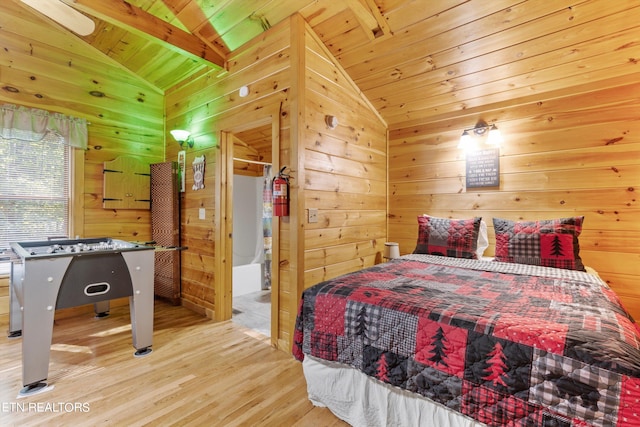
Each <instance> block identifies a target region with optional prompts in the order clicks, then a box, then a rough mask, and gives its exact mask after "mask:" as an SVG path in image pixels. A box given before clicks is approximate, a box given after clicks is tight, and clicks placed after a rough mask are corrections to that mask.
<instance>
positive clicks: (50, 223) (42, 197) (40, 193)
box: [0, 132, 72, 270]
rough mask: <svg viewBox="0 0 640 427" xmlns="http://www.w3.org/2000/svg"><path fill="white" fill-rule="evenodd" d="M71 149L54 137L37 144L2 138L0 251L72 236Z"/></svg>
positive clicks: (53, 133)
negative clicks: (20, 243)
mask: <svg viewBox="0 0 640 427" xmlns="http://www.w3.org/2000/svg"><path fill="white" fill-rule="evenodd" d="M71 150H72V148H70V147H69V145H67V144H65V140H64V137H62V136H60V135H58V134H57V133H55V132H48V133H47V134H46V135H45V137H44V138H43V139H42V140H41V141H35V142H31V141H23V140H17V139H4V138H2V137H0V159H2V161H0V249H2V248H8V247H9V243H11V242H20V241H29V240H45V239H46V238H47V237H49V236H67V235H68V234H69V194H70V185H71V178H70V156H71ZM2 267H3V266H0V270H2Z"/></svg>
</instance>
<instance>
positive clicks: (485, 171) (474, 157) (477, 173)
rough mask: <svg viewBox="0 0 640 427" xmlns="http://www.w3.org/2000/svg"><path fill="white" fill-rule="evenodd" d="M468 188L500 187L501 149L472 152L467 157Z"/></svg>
mask: <svg viewBox="0 0 640 427" xmlns="http://www.w3.org/2000/svg"><path fill="white" fill-rule="evenodd" d="M466 177H467V179H466V185H467V188H477V187H499V186H500V149H499V148H486V149H481V150H477V151H471V152H468V153H467V156H466Z"/></svg>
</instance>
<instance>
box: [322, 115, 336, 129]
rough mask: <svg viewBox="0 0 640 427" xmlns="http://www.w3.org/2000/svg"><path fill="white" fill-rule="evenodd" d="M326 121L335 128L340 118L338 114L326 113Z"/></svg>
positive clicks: (331, 127) (330, 126)
mask: <svg viewBox="0 0 640 427" xmlns="http://www.w3.org/2000/svg"><path fill="white" fill-rule="evenodd" d="M324 123H325V124H326V125H327V127H328V128H329V129H335V128H337V127H338V118H337V117H336V116H330V115H326V116H324Z"/></svg>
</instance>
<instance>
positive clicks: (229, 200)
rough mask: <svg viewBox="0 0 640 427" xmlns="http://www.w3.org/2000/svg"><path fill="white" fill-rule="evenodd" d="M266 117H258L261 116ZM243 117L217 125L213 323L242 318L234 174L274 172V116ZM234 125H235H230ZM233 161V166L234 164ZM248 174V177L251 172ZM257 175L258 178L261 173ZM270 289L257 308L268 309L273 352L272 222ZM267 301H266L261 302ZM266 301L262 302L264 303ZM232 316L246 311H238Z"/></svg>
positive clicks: (275, 230)
mask: <svg viewBox="0 0 640 427" xmlns="http://www.w3.org/2000/svg"><path fill="white" fill-rule="evenodd" d="M264 113H265V112H263V114H264ZM247 119H248V118H247V117H246V116H245V117H239V116H238V117H233V118H229V120H225V123H221V127H220V128H221V132H220V157H219V159H220V161H219V162H216V181H217V182H218V185H217V186H216V190H215V198H216V201H215V203H216V205H217V206H219V207H220V210H219V215H217V216H216V218H215V220H214V226H215V244H216V256H215V263H216V266H215V274H216V280H215V301H214V304H215V311H214V315H215V316H214V318H215V319H216V320H220V321H222V320H232V321H235V320H241V319H238V318H237V317H239V316H240V314H242V313H236V316H235V317H236V319H234V312H233V276H234V274H233V250H234V247H233V234H234V233H233V230H234V226H235V227H238V226H239V225H238V224H234V214H233V206H234V196H233V190H234V181H235V180H234V172H235V171H240V172H241V173H243V174H249V175H250V174H254V175H257V174H258V172H257V171H262V169H263V167H264V164H268V163H272V170H277V167H278V166H279V150H280V140H279V133H280V122H279V112H278V111H274V112H272V114H270V115H267V116H262V117H261V118H256V119H254V120H247ZM234 122H235V123H234ZM234 158H235V159H236V160H234ZM252 170H253V171H252ZM260 174H262V172H260ZM271 233H272V238H271V247H272V250H271V265H272V266H273V267H272V271H271V288H270V290H269V292H264V293H263V294H264V295H262V302H261V304H262V306H263V307H265V306H266V307H267V309H268V311H269V313H268V314H267V315H268V316H269V317H270V321H269V322H268V323H269V325H268V330H269V333H268V334H264V335H267V336H269V337H270V340H271V345H273V346H276V343H277V338H278V337H277V331H278V324H277V322H278V315H277V314H278V311H279V310H278V301H279V298H278V293H279V271H278V267H277V266H278V265H279V248H280V246H279V243H280V242H279V233H280V230H279V222H278V221H277V220H276V221H272V226H271ZM265 295H266V296H265ZM265 300H266V302H265ZM236 311H237V312H238V311H245V312H246V311H251V310H250V309H245V310H242V309H241V308H237V309H236Z"/></svg>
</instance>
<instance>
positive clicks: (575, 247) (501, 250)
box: [493, 216, 585, 271]
mask: <svg viewBox="0 0 640 427" xmlns="http://www.w3.org/2000/svg"><path fill="white" fill-rule="evenodd" d="M583 221H584V217H583V216H579V217H573V218H559V219H549V220H540V221H510V220H507V219H501V218H494V219H493V227H494V228H495V232H496V257H495V260H496V261H501V262H512V263H518V264H532V265H542V266H545V267H555V268H564V269H567V270H580V271H585V268H584V265H583V264H582V259H581V258H580V243H579V241H578V236H580V232H581V231H582V222H583Z"/></svg>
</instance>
